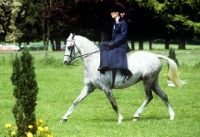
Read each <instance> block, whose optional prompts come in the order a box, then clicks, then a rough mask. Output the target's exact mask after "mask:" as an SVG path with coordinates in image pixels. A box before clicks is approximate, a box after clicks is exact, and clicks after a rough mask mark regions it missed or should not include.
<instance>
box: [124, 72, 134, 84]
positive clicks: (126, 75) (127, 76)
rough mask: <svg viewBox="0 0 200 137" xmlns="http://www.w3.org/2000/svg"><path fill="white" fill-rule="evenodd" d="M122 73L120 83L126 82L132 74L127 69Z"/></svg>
mask: <svg viewBox="0 0 200 137" xmlns="http://www.w3.org/2000/svg"><path fill="white" fill-rule="evenodd" d="M123 73H124V79H123V81H122V83H124V82H126V81H127V80H128V79H129V78H130V77H131V76H132V75H133V74H132V72H131V71H130V70H129V69H126V70H123Z"/></svg>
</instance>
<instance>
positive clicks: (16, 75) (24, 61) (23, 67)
mask: <svg viewBox="0 0 200 137" xmlns="http://www.w3.org/2000/svg"><path fill="white" fill-rule="evenodd" d="M34 70H35V68H34V65H33V58H32V56H31V54H30V53H29V51H28V50H27V49H24V50H23V51H22V55H21V57H20V58H19V57H18V55H17V54H16V56H15V59H14V61H13V73H12V76H11V81H12V84H13V85H14V92H13V95H14V97H15V98H16V104H15V105H14V107H13V111H12V112H13V115H14V118H15V123H16V126H17V128H18V130H17V136H19V137H26V132H28V131H29V129H28V125H33V129H32V133H33V134H35V133H36V131H37V125H36V117H35V114H34V111H35V106H36V99H37V93H38V87H37V82H36V80H35V76H36V75H35V71H34Z"/></svg>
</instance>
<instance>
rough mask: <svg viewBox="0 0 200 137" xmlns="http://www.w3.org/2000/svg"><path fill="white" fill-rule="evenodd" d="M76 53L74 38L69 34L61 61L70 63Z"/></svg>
mask: <svg viewBox="0 0 200 137" xmlns="http://www.w3.org/2000/svg"><path fill="white" fill-rule="evenodd" d="M76 54H77V48H76V45H75V39H74V34H72V33H71V34H70V35H69V37H68V38H67V41H66V47H65V55H64V60H63V63H64V64H66V65H70V64H72V61H73V60H74V58H75V57H76Z"/></svg>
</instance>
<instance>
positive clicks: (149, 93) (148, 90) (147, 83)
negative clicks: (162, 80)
mask: <svg viewBox="0 0 200 137" xmlns="http://www.w3.org/2000/svg"><path fill="white" fill-rule="evenodd" d="M143 84H144V88H145V89H144V90H145V93H146V98H145V101H144V102H143V104H142V105H141V106H140V107H139V109H138V110H137V111H136V113H135V114H134V116H133V121H137V120H138V119H139V114H140V113H142V111H143V110H144V108H145V107H146V106H147V104H148V103H149V102H150V101H151V100H152V99H153V95H152V91H151V81H149V79H148V78H144V79H143Z"/></svg>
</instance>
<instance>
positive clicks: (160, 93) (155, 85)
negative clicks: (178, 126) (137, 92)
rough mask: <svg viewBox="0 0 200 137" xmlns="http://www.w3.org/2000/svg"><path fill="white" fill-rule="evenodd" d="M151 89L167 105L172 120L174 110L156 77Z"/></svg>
mask: <svg viewBox="0 0 200 137" xmlns="http://www.w3.org/2000/svg"><path fill="white" fill-rule="evenodd" d="M152 90H153V91H154V92H155V93H156V94H157V95H158V96H159V97H160V98H161V99H162V100H163V102H164V103H165V105H166V106H167V109H168V111H169V114H170V120H173V119H174V116H175V113H174V110H173V109H172V107H171V105H170V103H169V101H168V97H167V95H166V94H165V93H164V92H163V91H162V89H161V88H160V87H159V85H158V79H156V81H155V82H154V83H153V85H152Z"/></svg>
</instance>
